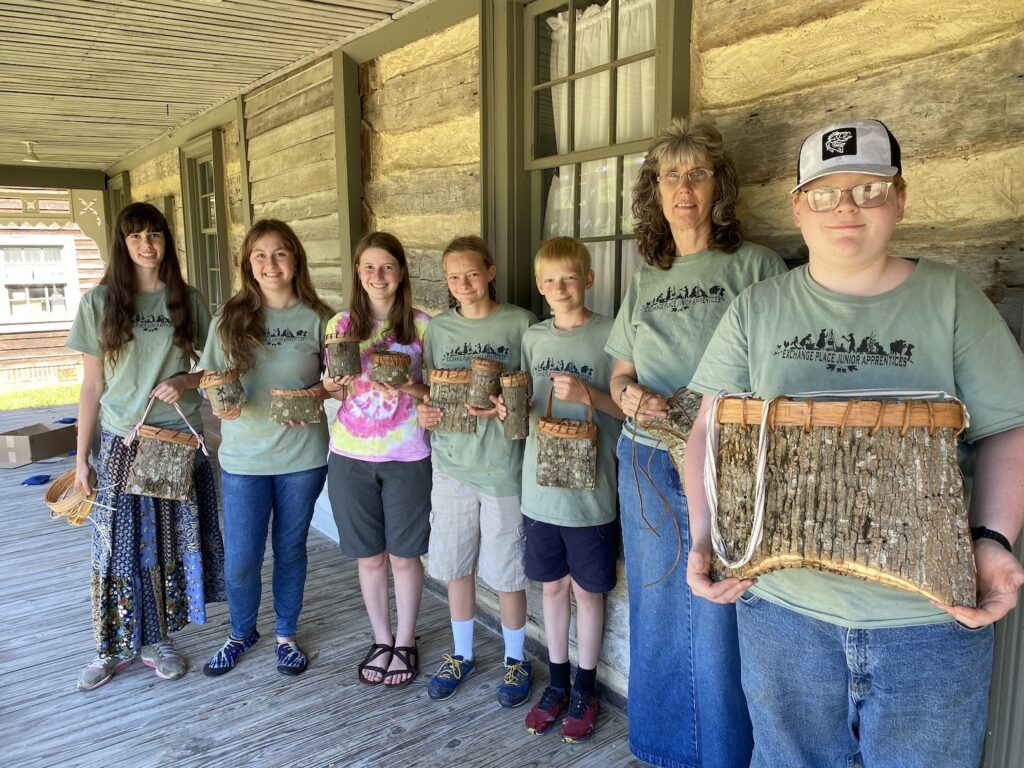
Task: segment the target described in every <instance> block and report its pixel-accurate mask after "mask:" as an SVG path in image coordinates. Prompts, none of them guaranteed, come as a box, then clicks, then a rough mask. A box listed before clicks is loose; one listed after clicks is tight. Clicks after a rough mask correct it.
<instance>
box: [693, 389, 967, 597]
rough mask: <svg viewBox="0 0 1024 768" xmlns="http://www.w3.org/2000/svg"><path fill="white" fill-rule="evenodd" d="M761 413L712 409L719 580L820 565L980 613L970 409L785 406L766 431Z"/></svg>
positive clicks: (737, 404) (737, 406)
mask: <svg viewBox="0 0 1024 768" xmlns="http://www.w3.org/2000/svg"><path fill="white" fill-rule="evenodd" d="M763 406H764V402H763V401H761V400H753V399H747V398H740V397H726V398H724V399H722V400H721V401H720V403H718V407H717V408H716V409H715V410H713V411H712V415H713V418H715V420H716V422H717V423H718V424H719V425H720V432H719V437H718V450H717V454H715V453H714V448H713V446H709V454H710V455H712V456H716V461H717V473H710V476H708V475H709V473H708V472H705V475H706V476H705V490H706V492H707V495H708V498H709V502H712V527H713V529H716V528H717V535H716V533H715V532H714V531H713V534H712V536H713V538H714V539H717V540H716V541H715V550H716V552H717V553H718V555H719V557H718V558H716V559H715V561H714V565H713V575H714V577H715V578H716V579H721V578H724V577H726V576H737V577H739V578H750V577H753V576H758V575H760V574H762V573H768V572H770V571H776V570H780V569H783V568H800V567H803V568H814V569H817V570H822V571H829V572H832V573H838V574H842V575H846V576H856V577H859V578H862V579H866V580H868V581H875V582H879V583H881V584H884V585H887V586H892V587H898V588H901V589H906V590H910V591H913V592H918V593H920V594H922V595H924V596H925V597H927V598H930V599H933V600H938V601H939V602H942V603H945V604H947V605H969V606H973V605H974V604H975V599H976V583H975V570H974V550H973V545H972V543H971V535H970V527H969V523H968V519H967V510H966V508H965V505H964V486H963V478H962V476H961V473H960V467H959V465H958V464H957V438H958V436H959V435H960V433H961V432H962V431H963V430H964V428H965V427H966V423H967V421H966V411H965V410H964V408H963V405H962V404H961V403H959V402H956V401H952V402H950V401H948V400H947V401H921V400H858V399H849V400H840V401H835V400H829V401H821V400H818V401H815V400H800V399H791V398H779V399H777V400H775V401H772V402H771V403H770V405H769V406H768V411H767V414H766V418H765V419H764V425H763V427H762V413H763ZM762 429H763V430H764V438H763V445H761V446H760V447H759V441H761V440H762V438H761V433H762ZM711 432H713V430H709V433H711ZM709 437H710V434H709ZM761 462H763V470H760V471H761V474H762V477H763V485H762V488H763V507H762V508H763V522H761V523H759V522H758V519H757V518H758V506H759V505H758V498H757V497H758V487H757V486H758V480H757V476H758V473H759V463H761ZM712 477H713V478H714V479H715V481H716V484H715V485H712V480H711V478H712ZM715 494H717V510H716V509H715V506H714V504H713V497H714V496H715ZM759 529H760V539H759V540H758V530H759ZM754 542H756V544H754ZM751 545H753V546H751ZM748 553H749V555H750V557H749V560H748V561H747V562H742V561H743V560H744V558H745V556H746V555H747V554H748ZM723 558H724V560H726V561H729V562H730V563H731V564H732V565H734V566H736V567H727V566H726V563H725V562H723Z"/></svg>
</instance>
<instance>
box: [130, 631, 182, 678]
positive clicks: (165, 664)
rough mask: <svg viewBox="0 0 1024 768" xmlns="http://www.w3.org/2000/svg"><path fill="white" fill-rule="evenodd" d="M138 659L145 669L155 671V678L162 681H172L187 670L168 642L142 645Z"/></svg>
mask: <svg viewBox="0 0 1024 768" xmlns="http://www.w3.org/2000/svg"><path fill="white" fill-rule="evenodd" d="M139 658H141V659H142V663H143V664H145V665H146V666H147V667H152V668H153V669H154V670H156V676H157V677H159V678H160V679H162V680H174V679H175V678H178V677H181V676H182V675H184V674H185V672H186V671H187V670H188V667H187V666H186V665H185V660H184V659H183V658H181V655H180V654H179V653H178V652H177V651H176V650H174V646H173V645H171V641H170V640H163V641H162V642H159V643H156V644H155V645H144V646H142V651H141V652H140V653H139Z"/></svg>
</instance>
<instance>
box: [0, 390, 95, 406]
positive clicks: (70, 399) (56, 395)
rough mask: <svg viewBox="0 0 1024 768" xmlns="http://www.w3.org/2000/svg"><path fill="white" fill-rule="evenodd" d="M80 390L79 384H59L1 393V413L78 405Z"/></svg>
mask: <svg viewBox="0 0 1024 768" xmlns="http://www.w3.org/2000/svg"><path fill="white" fill-rule="evenodd" d="M78 389H79V385H78V384H57V385H54V386H51V387H32V388H31V389H8V390H7V391H5V392H0V411H14V410H17V409H18V408H43V407H46V406H49V405H68V404H70V403H77V402H78Z"/></svg>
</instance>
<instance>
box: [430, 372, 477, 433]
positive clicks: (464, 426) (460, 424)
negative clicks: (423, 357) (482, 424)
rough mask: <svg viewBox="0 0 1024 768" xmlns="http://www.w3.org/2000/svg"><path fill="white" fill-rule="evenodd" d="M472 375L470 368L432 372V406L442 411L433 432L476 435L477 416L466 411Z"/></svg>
mask: <svg viewBox="0 0 1024 768" xmlns="http://www.w3.org/2000/svg"><path fill="white" fill-rule="evenodd" d="M471 378H472V373H471V372H470V371H469V369H468V368H458V369H455V370H451V369H446V368H435V369H433V370H431V371H430V404H431V405H436V406H437V407H438V408H440V409H441V411H442V414H443V415H442V416H441V421H439V422H438V423H437V424H436V425H435V426H434V427H433V428H432V430H431V431H433V432H466V433H470V434H476V416H474V415H472V414H471V413H469V411H467V410H466V398H467V397H469V384H470V379H471Z"/></svg>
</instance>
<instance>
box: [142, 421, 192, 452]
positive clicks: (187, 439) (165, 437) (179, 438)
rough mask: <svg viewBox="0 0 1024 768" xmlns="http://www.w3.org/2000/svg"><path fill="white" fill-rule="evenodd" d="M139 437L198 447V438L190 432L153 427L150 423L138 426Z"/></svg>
mask: <svg viewBox="0 0 1024 768" xmlns="http://www.w3.org/2000/svg"><path fill="white" fill-rule="evenodd" d="M139 437H148V438H150V439H151V440H159V441H160V442H162V443H174V444H175V445H187V446H188V447H190V448H195V449H198V448H199V440H198V438H197V437H196V436H195V435H193V434H192V433H191V432H179V431H178V430H176V429H166V428H164V427H154V426H152V425H150V424H143V425H142V426H141V427H139Z"/></svg>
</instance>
